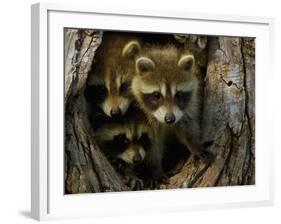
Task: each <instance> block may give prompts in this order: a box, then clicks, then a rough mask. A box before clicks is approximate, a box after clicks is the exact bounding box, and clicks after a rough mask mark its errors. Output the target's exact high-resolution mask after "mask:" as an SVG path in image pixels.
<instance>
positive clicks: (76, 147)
mask: <svg viewBox="0 0 281 224" xmlns="http://www.w3.org/2000/svg"><path fill="white" fill-rule="evenodd" d="M101 42H102V33H100V32H94V31H91V30H77V29H66V30H65V191H66V193H83V192H104V191H124V190H129V188H128V187H127V186H126V185H124V183H123V179H122V177H121V176H120V175H119V174H118V173H117V172H116V171H115V170H114V168H113V167H112V166H111V164H110V163H109V162H108V160H107V159H106V157H105V156H104V155H103V153H102V152H101V151H100V149H99V148H98V146H97V145H96V143H95V140H94V138H93V136H94V133H92V132H91V129H90V126H89V121H88V117H87V105H86V101H85V98H84V94H83V91H84V88H85V84H86V79H87V75H88V72H89V70H90V68H91V65H92V62H93V59H94V55H95V51H96V49H97V48H98V46H99V45H100V43H101ZM207 47H208V48H207V51H206V52H208V54H207V55H206V56H207V57H206V58H207V62H206V63H207V72H206V75H205V77H204V103H203V110H202V113H203V116H202V131H203V133H202V141H203V142H208V141H213V142H214V143H213V145H212V146H211V147H210V150H211V151H212V152H213V153H214V154H215V156H216V158H215V160H214V162H213V163H212V164H210V165H205V164H204V163H202V162H201V161H200V160H197V159H195V158H193V157H190V158H188V159H187V161H185V162H182V163H180V164H178V166H177V167H176V168H175V169H174V171H173V172H172V173H173V175H172V176H171V177H170V183H169V184H162V185H161V186H160V188H162V189H170V188H186V187H209V186H228V185H247V184H254V183H255V139H254V137H255V109H254V108H255V105H254V102H255V100H254V84H255V42H254V39H253V38H238V37H233V38H230V37H210V38H208V46H207ZM204 60H205V59H204Z"/></svg>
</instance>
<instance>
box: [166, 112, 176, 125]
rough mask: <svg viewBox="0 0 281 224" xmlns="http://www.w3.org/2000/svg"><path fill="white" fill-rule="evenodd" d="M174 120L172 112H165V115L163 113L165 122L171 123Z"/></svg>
mask: <svg viewBox="0 0 281 224" xmlns="http://www.w3.org/2000/svg"><path fill="white" fill-rule="evenodd" d="M175 121H176V117H175V115H174V114H173V113H167V114H166V115H165V122H166V123H167V124H172V123H174V122H175Z"/></svg>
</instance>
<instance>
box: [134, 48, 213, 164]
mask: <svg viewBox="0 0 281 224" xmlns="http://www.w3.org/2000/svg"><path fill="white" fill-rule="evenodd" d="M199 75H200V69H199V66H198V65H197V63H196V61H195V58H194V56H193V55H192V54H191V53H189V52H186V50H184V49H180V48H178V47H175V46H174V45H164V46H155V45H153V46H148V47H146V48H144V49H142V50H141V53H140V55H139V57H138V58H137V59H136V75H135V76H134V78H133V81H132V92H133V95H134V96H135V98H136V100H137V102H138V104H139V106H140V107H141V108H142V110H143V111H144V112H145V114H146V116H147V119H148V120H149V123H150V125H152V127H153V128H154V129H156V130H157V132H159V133H160V136H161V137H160V138H162V139H163V140H164V139H165V138H166V137H167V136H168V135H175V137H176V139H177V140H178V141H179V142H180V143H181V144H183V145H184V146H185V147H187V148H188V149H189V150H190V151H191V152H192V153H193V154H195V155H197V156H198V157H199V158H201V159H202V160H203V161H205V162H209V155H207V153H206V152H205V150H203V147H202V146H201V144H200V125H199V114H200V110H199V108H200V107H199V106H200V101H201V95H200V94H199V86H200V85H199ZM161 142H163V141H159V142H158V144H159V146H158V147H160V148H161V147H163V143H161ZM161 151H163V150H161Z"/></svg>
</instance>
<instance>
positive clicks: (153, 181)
mask: <svg viewBox="0 0 281 224" xmlns="http://www.w3.org/2000/svg"><path fill="white" fill-rule="evenodd" d="M169 182H170V181H169V177H168V176H166V175H165V174H162V175H161V176H154V177H151V178H149V179H148V180H147V181H146V184H145V185H146V186H147V187H148V188H149V189H160V184H169Z"/></svg>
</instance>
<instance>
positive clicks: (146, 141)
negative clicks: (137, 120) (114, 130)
mask: <svg viewBox="0 0 281 224" xmlns="http://www.w3.org/2000/svg"><path fill="white" fill-rule="evenodd" d="M139 144H140V145H142V146H143V148H144V149H145V150H146V151H147V150H148V149H149V148H150V139H149V137H148V134H147V133H143V134H142V135H141V137H140V138H139Z"/></svg>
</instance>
